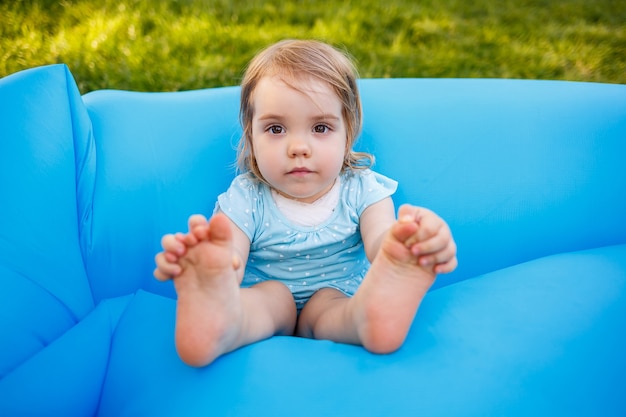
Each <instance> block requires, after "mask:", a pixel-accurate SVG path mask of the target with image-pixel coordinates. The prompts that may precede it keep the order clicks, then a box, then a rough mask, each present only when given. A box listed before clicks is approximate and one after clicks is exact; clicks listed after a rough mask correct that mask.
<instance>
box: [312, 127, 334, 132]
mask: <svg viewBox="0 0 626 417" xmlns="http://www.w3.org/2000/svg"><path fill="white" fill-rule="evenodd" d="M329 130H330V128H329V127H328V126H326V125H316V126H315V127H313V132H315V133H327V132H328V131H329Z"/></svg>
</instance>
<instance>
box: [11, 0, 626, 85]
mask: <svg viewBox="0 0 626 417" xmlns="http://www.w3.org/2000/svg"><path fill="white" fill-rule="evenodd" d="M283 38H316V39H321V40H324V41H327V42H329V43H331V44H333V45H335V46H338V47H340V48H342V49H345V50H347V51H349V52H350V53H351V54H352V56H353V57H354V58H355V61H356V63H357V65H358V67H359V71H360V74H361V77H363V78H373V77H437V78H439V77H445V78H450V77H452V78H458V77H461V78H464V77H471V78H475V77H481V78H494V77H495V78H525V79H558V80H572V81H596V82H608V83H621V84H626V1H624V0H561V1H557V0H502V1H497V0H475V1H472V0H423V1H410V0H380V1H376V0H359V1H355V2H349V1H348V2H340V1H319V2H318V1H297V2H285V1H271V0H266V1H257V0H245V1H244V0H232V1H225V0H211V1H210V0H196V1H193V0H152V1H140V0H125V1H111V0H99V1H87V0H74V1H71V0H63V1H50V0H17V1H15V0H14V1H10V0H9V1H7V0H0V58H1V60H0V77H2V76H5V75H7V74H10V73H13V72H17V71H19V70H22V69H25V68H31V67H34V66H39V65H44V64H52V63H59V62H62V63H65V64H67V65H68V66H69V67H70V70H71V71H72V73H73V74H74V76H75V78H76V81H77V83H78V85H79V88H80V90H81V92H83V93H86V92H88V91H90V90H94V89H102V88H115V89H128V90H140V91H175V90H189V89H196V88H205V87H214V86H224V85H236V84H238V83H239V80H240V77H241V74H242V71H243V69H244V67H245V65H246V63H247V62H248V61H249V59H250V58H251V57H252V56H253V55H254V54H255V53H256V52H258V50H259V49H260V48H262V47H264V46H266V45H268V44H270V43H273V42H275V41H277V40H279V39H283Z"/></svg>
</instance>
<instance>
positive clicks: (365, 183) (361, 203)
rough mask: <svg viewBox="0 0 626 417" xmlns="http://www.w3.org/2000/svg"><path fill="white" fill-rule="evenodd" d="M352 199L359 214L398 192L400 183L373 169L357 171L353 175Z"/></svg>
mask: <svg viewBox="0 0 626 417" xmlns="http://www.w3.org/2000/svg"><path fill="white" fill-rule="evenodd" d="M350 182H351V186H350V188H351V190H350V197H349V198H350V199H351V200H352V204H353V207H354V208H355V209H356V211H357V214H358V215H359V216H361V214H362V213H363V211H364V210H365V209H366V208H368V207H369V206H371V205H372V204H374V203H377V202H379V201H381V200H383V199H385V198H387V197H389V196H391V195H392V194H393V193H395V192H396V190H397V188H398V183H397V182H396V181H394V180H392V179H391V178H388V177H385V176H384V175H382V174H379V173H377V172H374V171H371V170H369V169H368V170H363V171H357V172H355V174H354V175H353V179H352V181H350Z"/></svg>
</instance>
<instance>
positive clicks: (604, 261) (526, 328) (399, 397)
mask: <svg viewBox="0 0 626 417" xmlns="http://www.w3.org/2000/svg"><path fill="white" fill-rule="evenodd" d="M360 86H361V91H362V96H363V97H362V98H363V105H364V123H365V124H364V130H363V133H362V135H361V138H360V141H359V143H358V148H359V149H361V150H365V151H369V152H371V153H374V154H375V155H376V158H377V164H376V169H377V170H378V171H380V172H381V173H383V174H385V175H387V176H389V177H392V178H394V179H396V180H398V181H399V183H400V186H399V190H398V192H397V193H396V194H395V195H394V199H395V201H396V204H398V205H399V204H401V203H403V202H409V201H410V202H412V203H414V204H418V205H421V206H424V207H428V208H431V209H432V210H434V211H436V212H437V213H438V214H440V215H441V216H442V217H443V218H445V219H446V220H447V221H448V223H449V225H450V227H451V229H452V231H453V233H454V236H455V239H456V242H457V244H458V258H459V267H458V269H457V270H456V271H455V272H454V273H452V274H449V275H443V276H440V277H439V278H438V280H437V281H436V284H435V285H434V287H433V288H432V290H431V291H430V292H429V293H428V295H427V296H426V298H425V300H424V302H423V304H422V306H421V307H420V310H419V311H418V313H417V316H416V318H415V320H414V322H413V325H412V327H411V331H410V334H409V336H408V338H407V341H406V343H405V344H404V346H403V347H402V348H401V349H400V350H399V351H397V352H395V353H393V354H389V355H376V354H372V353H368V352H367V351H366V350H364V349H363V348H361V347H358V346H350V345H343V344H337V343H332V342H328V341H319V340H306V339H300V338H295V337H273V338H271V339H268V340H266V341H263V342H260V343H256V344H253V345H250V346H247V347H244V348H241V349H239V350H237V351H235V352H232V353H230V354H228V355H225V356H223V357H221V358H219V359H218V360H217V361H216V362H214V363H213V364H211V365H210V366H207V367H205V368H199V369H198V368H192V367H189V366H187V365H185V364H184V363H183V362H182V361H181V360H180V359H179V357H178V356H177V354H176V351H175V347H174V338H173V335H174V318H175V304H176V302H175V296H176V294H175V291H174V289H173V285H172V283H171V282H167V283H163V282H158V281H157V280H155V279H154V278H153V276H152V271H153V268H154V255H155V253H156V252H157V251H159V249H160V238H161V236H162V235H163V234H164V233H168V232H174V231H179V230H185V228H186V221H187V217H188V215H189V214H191V213H206V214H210V213H211V212H212V210H213V207H214V204H215V200H216V196H217V195H218V194H219V193H220V192H222V191H223V190H225V189H226V187H227V185H228V184H229V183H230V180H231V179H232V177H233V176H234V175H235V170H234V168H233V164H234V159H235V145H236V143H237V141H238V139H239V136H240V133H241V132H240V127H239V123H238V105H239V89H238V88H237V87H226V88H215V89H204V90H198V91H187V92H173V93H139V92H127V91H108V90H102V91H94V92H91V93H88V94H86V95H84V96H81V95H80V94H79V91H78V89H77V87H76V84H75V82H74V79H73V77H72V75H71V74H70V72H69V70H68V68H67V67H65V66H64V65H53V66H46V67H40V68H33V69H30V70H26V71H22V72H19V73H16V74H13V75H10V76H8V77H5V78H3V79H2V80H0V285H1V288H2V291H0V335H1V337H2V343H1V348H0V415H2V416H7V417H10V416H102V417H104V416H153V417H156V416H208V415H213V416H335V415H336V416H457V417H458V416H508V417H511V416H624V415H626V86H624V85H610V84H599V83H580V82H564V81H528V80H526V81H523V80H496V79H489V80H487V79H364V80H361V81H360Z"/></svg>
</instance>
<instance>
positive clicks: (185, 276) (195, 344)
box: [174, 214, 296, 366]
mask: <svg viewBox="0 0 626 417" xmlns="http://www.w3.org/2000/svg"><path fill="white" fill-rule="evenodd" d="M232 259H233V247H232V232H231V229H230V224H229V223H228V220H227V219H226V218H225V217H224V215H223V214H218V215H216V216H214V217H213V218H212V219H211V220H210V222H209V225H208V232H207V239H204V240H202V241H201V242H199V243H198V244H197V245H196V246H193V247H190V248H189V249H188V251H187V253H186V254H185V256H184V257H183V258H182V259H181V260H180V264H181V266H182V267H183V272H182V273H181V274H180V275H179V276H177V277H176V278H175V279H174V285H175V287H176V292H177V294H178V301H177V310H176V349H177V351H178V354H179V355H180V357H181V359H182V360H183V361H184V362H186V363H187V364H189V365H192V366H204V365H207V364H209V363H211V362H212V361H214V360H215V359H216V358H217V357H219V356H220V355H223V354H224V353H227V352H230V351H232V350H235V349H237V348H239V347H241V346H244V345H247V344H250V343H252V342H255V341H258V340H262V339H265V338H268V337H270V336H272V335H275V334H293V331H294V326H295V321H296V308H295V304H294V302H293V297H292V295H291V292H290V291H289V289H288V288H287V287H285V286H284V285H283V284H281V283H278V282H274V281H268V282H264V283H261V284H259V285H256V286H254V287H251V288H240V287H239V283H238V279H237V274H236V271H235V269H234V267H233V262H232Z"/></svg>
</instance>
